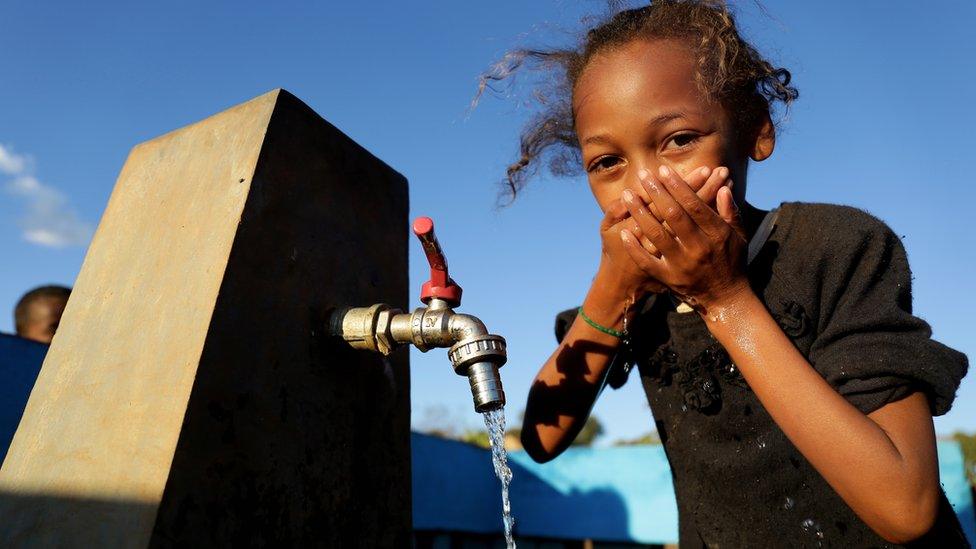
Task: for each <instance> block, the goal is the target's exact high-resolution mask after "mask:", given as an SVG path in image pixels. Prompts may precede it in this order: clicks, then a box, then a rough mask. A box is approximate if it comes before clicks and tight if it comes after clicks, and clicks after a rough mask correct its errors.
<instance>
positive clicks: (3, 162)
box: [0, 144, 30, 175]
mask: <svg viewBox="0 0 976 549" xmlns="http://www.w3.org/2000/svg"><path fill="white" fill-rule="evenodd" d="M29 164H30V159H29V158H27V157H26V156H22V155H19V154H16V153H14V151H13V150H12V149H11V148H8V147H5V146H3V144H0V172H2V173H5V174H8V175H20V174H21V173H23V172H24V171H25V170H26V169H27V166H28V165H29Z"/></svg>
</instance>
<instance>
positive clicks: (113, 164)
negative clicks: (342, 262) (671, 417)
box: [0, 0, 976, 442]
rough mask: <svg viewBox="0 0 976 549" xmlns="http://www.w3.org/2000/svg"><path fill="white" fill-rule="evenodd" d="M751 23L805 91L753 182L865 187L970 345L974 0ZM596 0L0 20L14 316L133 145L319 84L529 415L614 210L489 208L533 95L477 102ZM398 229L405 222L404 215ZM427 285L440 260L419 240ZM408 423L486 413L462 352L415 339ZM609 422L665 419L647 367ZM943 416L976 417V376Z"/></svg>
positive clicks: (941, 319) (792, 187)
mask: <svg viewBox="0 0 976 549" xmlns="http://www.w3.org/2000/svg"><path fill="white" fill-rule="evenodd" d="M739 4H740V8H741V9H740V14H741V23H742V25H743V28H744V32H745V34H746V35H747V36H748V37H750V38H752V39H754V40H755V41H756V43H757V44H758V45H759V47H760V49H761V50H762V51H764V52H766V53H767V54H768V55H769V56H771V57H772V58H773V59H774V60H775V61H776V62H777V63H780V64H782V65H783V66H786V67H788V68H789V69H791V71H792V72H793V75H794V81H795V83H796V85H797V86H798V87H799V89H800V92H801V96H800V100H799V101H798V102H797V103H796V105H795V107H794V109H793V110H792V111H791V113H790V115H789V118H788V119H787V120H786V121H785V122H784V124H783V126H782V129H781V134H780V139H779V142H778V147H777V150H776V152H775V154H774V156H773V158H772V159H770V160H769V161H767V162H764V163H763V164H761V165H758V166H755V167H754V168H753V169H752V170H751V171H750V181H749V189H750V190H749V193H750V196H749V198H750V200H751V201H752V202H753V203H754V204H756V205H758V206H761V207H767V208H768V207H773V206H775V205H777V204H779V203H780V202H782V201H786V200H803V201H817V202H832V203H842V204H850V205H855V206H858V207H861V208H864V209H866V210H868V211H870V212H871V213H873V214H875V215H877V216H879V217H881V218H882V219H884V220H885V221H887V222H888V223H889V224H890V225H891V226H892V227H893V228H894V230H895V231H896V232H897V233H898V234H900V235H905V236H904V242H905V245H906V247H907V249H908V252H909V258H910V261H911V264H912V267H913V272H914V275H915V309H916V312H917V313H918V314H919V315H920V316H922V317H923V318H925V319H926V320H928V321H929V322H930V323H931V324H932V326H933V328H934V332H935V336H936V338H937V339H939V340H941V341H943V342H945V343H947V344H949V345H951V346H953V347H955V348H957V349H960V350H962V351H963V352H966V353H967V354H968V355H970V356H974V354H976V342H974V338H973V335H972V331H973V328H972V326H973V321H972V311H974V310H976V297H974V292H973V291H972V288H971V284H970V281H971V280H972V278H973V277H972V275H971V272H972V270H973V269H974V268H976V246H974V244H976V242H974V240H976V239H974V237H973V232H972V222H973V218H974V216H973V213H972V212H973V208H974V202H976V191H974V183H973V175H972V174H973V171H974V170H973V168H972V166H971V165H970V164H969V163H970V161H971V160H972V158H973V152H972V151H973V146H974V145H976V143H974V139H973V138H972V128H973V127H974V126H976V109H974V107H973V104H972V101H973V98H974V97H976V76H974V74H976V71H974V70H973V69H974V64H973V61H972V57H971V55H970V54H967V52H971V43H969V42H968V41H966V40H965V38H964V37H966V36H971V32H972V27H973V23H976V4H974V3H972V2H971V1H970V0H957V1H947V2H940V3H939V7H938V8H932V7H931V6H932V5H934V3H922V2H904V3H891V2H880V1H870V2H867V1H866V2H839V1H838V2H786V1H772V0H769V1H767V2H765V3H764V6H765V8H766V11H767V12H768V14H765V15H764V14H762V13H760V12H759V10H758V9H757V8H756V6H755V4H753V3H752V2H740V3H739ZM602 6H603V4H601V3H599V2H568V1H559V0H536V1H533V2H524V1H509V0H506V1H495V2H464V3H459V2H423V3H421V2H386V1H384V2H341V3H340V2H328V3H326V2H321V3H316V4H313V3H310V2H308V3H301V2H276V3H271V2H262V3H257V2H253V3H250V2H243V3H242V2H234V3H231V2H186V1H175V2H166V3H154V4H152V5H140V4H139V3H131V2H127V3H122V2H118V3H114V2H99V3H73V2H63V3H58V4H55V3H44V2H29V1H24V0H6V1H5V2H4V3H3V7H2V13H3V16H2V17H0V82H2V85H0V146H2V147H3V148H2V152H0V253H2V260H0V266H2V268H0V313H2V315H0V330H2V331H11V330H12V320H11V318H10V316H9V314H8V313H6V312H3V311H10V310H12V307H13V304H14V303H15V302H16V300H17V298H18V297H19V295H20V294H21V293H22V292H23V291H25V290H26V289H28V288H30V287H33V286H35V285H38V284H41V283H47V282H56V283H62V284H69V285H70V284H71V283H72V281H73V280H74V278H75V277H76V275H77V273H78V270H79V268H80V266H81V262H82V260H83V258H84V253H85V245H86V244H87V241H88V239H89V237H90V234H91V231H92V230H93V229H94V227H95V226H96V225H97V222H98V219H99V217H100V216H101V213H102V211H103V209H104V207H105V204H106V202H107V200H108V197H109V194H110V193H111V190H112V186H113V184H114V182H115V178H116V177H117V175H118V172H119V170H120V168H121V167H122V164H123V162H124V160H125V157H126V155H127V153H128V151H129V149H130V148H131V147H132V146H134V145H135V144H137V143H139V142H141V141H145V140H147V139H150V138H152V137H154V136H157V135H160V134H162V133H165V132H167V131H169V130H172V129H174V128H177V127H179V126H183V125H185V124H187V123H191V122H194V121H196V120H199V119H201V118H204V117H206V116H208V115H210V114H213V113H215V112H218V111H221V110H223V109H225V108H227V107H229V106H231V105H234V104H236V103H239V102H241V101H245V100H247V99H249V98H251V97H254V96H256V95H259V94H261V93H263V92H266V91H268V90H270V89H273V88H276V87H283V88H285V89H288V90H289V91H291V92H292V93H294V94H296V95H297V96H298V97H300V98H301V99H303V100H304V101H305V102H307V103H308V104H309V105H310V106H311V107H312V108H314V109H315V110H316V111H318V112H319V113H320V114H321V115H322V116H324V117H325V118H326V119H328V120H329V121H330V122H332V123H333V124H335V125H336V126H338V127H339V128H340V129H342V130H343V131H344V132H346V133H347V134H348V135H350V136H351V137H352V138H353V139H355V140H357V141H358V142H359V143H361V144H362V145H364V146H365V147H366V148H367V149H369V150H370V151H372V152H373V153H374V154H376V155H377V156H379V157H380V158H382V159H383V160H385V161H386V162H387V163H389V164H390V165H391V166H393V167H394V168H396V169H397V170H398V171H400V172H401V173H403V174H404V175H405V176H406V177H407V178H408V179H409V181H410V200H411V215H414V216H416V215H429V216H431V217H433V218H434V219H435V222H436V223H437V227H438V229H437V230H438V234H439V235H440V238H441V241H442V244H443V246H444V248H445V250H446V252H447V254H448V258H449V261H450V265H451V268H452V275H453V276H454V277H455V278H456V279H457V280H458V282H459V283H460V284H461V285H462V286H463V287H464V290H465V294H464V295H465V300H464V305H463V307H462V310H465V311H468V312H472V313H474V314H477V315H479V316H481V317H482V318H483V319H484V320H485V321H486V322H487V324H488V326H489V328H491V329H492V330H493V331H495V332H497V333H500V334H502V335H504V336H505V337H506V338H507V339H508V341H509V345H510V361H509V364H508V365H506V366H505V367H504V369H503V371H502V374H503V379H504V381H505V385H506V389H507V392H508V395H509V401H510V409H512V412H511V414H512V415H514V414H517V412H518V411H519V409H520V408H521V407H522V406H523V404H524V400H525V395H526V393H527V391H528V387H529V384H530V382H531V380H532V378H533V376H534V374H535V372H536V370H537V369H538V367H539V365H541V363H542V362H543V361H544V360H545V358H546V357H547V356H548V355H549V353H550V352H551V351H552V349H553V347H554V339H553V335H552V324H553V316H554V314H555V313H556V312H557V311H560V310H562V309H565V308H568V307H571V306H574V305H576V304H578V303H579V301H580V300H581V299H582V296H583V294H584V293H585V291H586V288H587V286H588V282H589V280H590V278H591V277H592V274H593V272H594V270H595V267H596V264H597V257H598V250H599V240H598V237H597V232H596V227H597V224H598V222H599V217H600V215H599V211H598V209H597V207H596V205H595V203H594V202H593V200H592V198H591V197H590V196H589V194H588V190H587V187H586V184H585V181H583V180H581V179H549V178H542V179H540V180H537V181H534V182H533V184H532V185H531V186H530V188H528V189H527V191H526V192H525V194H524V196H522V197H521V198H519V200H518V201H516V203H515V204H514V205H512V206H510V207H508V208H505V209H501V210H498V209H495V208H494V204H495V200H494V199H495V194H496V192H497V189H498V188H497V186H496V185H497V182H498V181H499V179H500V177H501V175H502V174H503V173H504V168H505V166H506V165H507V163H508V162H510V161H511V160H512V159H513V157H514V154H515V151H516V145H517V132H518V129H519V128H520V125H521V123H522V122H524V121H525V119H526V117H527V116H528V115H529V111H527V110H526V109H525V108H524V106H523V105H520V104H519V102H518V101H517V100H512V99H508V100H505V99H498V98H488V99H486V100H484V101H483V102H482V104H481V105H480V106H479V107H478V108H477V109H476V110H475V111H474V112H473V113H470V114H468V113H467V107H468V104H469V102H470V100H471V98H472V96H473V93H474V91H475V88H476V84H477V77H478V75H479V74H480V73H481V72H482V71H483V70H484V69H485V68H486V67H487V66H488V65H489V64H490V63H491V62H492V61H494V60H495V59H497V58H498V57H500V56H501V55H502V54H504V52H505V51H506V50H507V49H509V48H511V47H513V46H517V45H540V44H542V45H545V44H564V43H566V41H567V40H571V39H572V36H573V31H574V30H575V29H578V28H579V25H578V23H579V21H580V18H581V17H583V16H584V15H587V14H599V13H601V10H602ZM404 230H407V228H406V227H404ZM410 257H411V266H410V273H411V285H412V287H413V288H414V291H415V292H419V287H420V283H421V282H422V281H423V280H424V279H425V277H426V271H425V262H424V259H423V256H422V254H421V253H420V250H419V246H416V245H414V246H413V247H412V249H411V256H410ZM411 352H412V353H413V354H412V357H411V358H412V383H413V408H414V412H413V417H414V423H415V425H417V426H421V427H430V426H446V425H448V426H449V425H454V426H458V427H464V426H470V427H477V426H479V424H480V418H479V417H478V416H476V415H475V414H474V413H473V412H472V411H471V404H470V394H469V392H468V389H467V386H466V381H465V380H464V379H463V378H460V377H457V376H455V375H454V374H453V373H451V372H450V369H449V368H448V367H447V362H446V361H447V358H446V354H445V353H444V352H442V351H438V350H434V351H431V352H430V353H427V354H421V353H419V352H415V351H411ZM595 413H596V414H597V415H598V416H599V417H600V418H601V419H602V420H603V423H604V424H605V426H606V427H607V431H608V434H607V436H606V437H605V439H604V440H605V442H608V441H611V440H614V439H619V438H631V437H636V436H639V435H641V434H643V433H645V432H647V431H649V430H651V429H652V428H653V427H652V426H653V422H652V420H651V417H650V413H649V411H648V410H647V406H646V404H645V403H644V400H643V394H642V393H641V390H640V388H639V384H637V383H633V382H632V383H630V384H628V386H626V387H625V388H624V389H622V390H621V391H617V392H612V391H608V393H606V394H605V395H604V396H603V398H602V399H601V401H600V402H599V403H598V405H597V407H596V411H595ZM936 425H937V429H938V430H939V431H940V432H942V433H948V432H951V431H953V430H955V429H966V430H970V431H973V430H976V381H974V375H970V376H969V377H968V378H967V379H966V380H965V381H964V382H963V386H962V389H961V390H960V392H959V395H958V399H957V401H956V405H955V408H954V409H953V411H952V412H950V413H949V414H948V415H947V416H945V417H943V418H939V419H938V420H937V423H936Z"/></svg>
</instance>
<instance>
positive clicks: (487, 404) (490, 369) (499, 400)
mask: <svg viewBox="0 0 976 549" xmlns="http://www.w3.org/2000/svg"><path fill="white" fill-rule="evenodd" d="M467 374H468V381H469V382H470V383H471V396H472V397H473V398H474V409H475V411H477V412H479V413H481V412H488V411H491V410H495V409H498V408H501V407H502V406H504V405H505V391H504V389H502V378H501V376H500V375H498V368H497V367H496V366H495V365H494V364H492V363H491V362H476V363H474V364H472V365H471V366H470V367H469V368H468V373H467Z"/></svg>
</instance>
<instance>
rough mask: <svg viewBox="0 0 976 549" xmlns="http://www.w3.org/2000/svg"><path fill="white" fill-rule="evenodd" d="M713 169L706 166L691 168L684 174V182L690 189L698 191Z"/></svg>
mask: <svg viewBox="0 0 976 549" xmlns="http://www.w3.org/2000/svg"><path fill="white" fill-rule="evenodd" d="M713 171H714V170H712V169H711V168H709V167H708V166H702V167H700V168H696V169H694V170H691V171H690V172H688V173H686V174H685V176H684V180H685V183H687V184H688V186H689V187H691V188H692V190H694V191H695V192H698V191H699V190H701V189H702V187H704V186H705V183H707V182H708V179H709V177H710V176H711V175H712V172H713Z"/></svg>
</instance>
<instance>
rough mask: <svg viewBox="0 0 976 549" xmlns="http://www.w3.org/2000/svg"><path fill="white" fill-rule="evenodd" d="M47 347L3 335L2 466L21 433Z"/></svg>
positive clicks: (0, 369)
mask: <svg viewBox="0 0 976 549" xmlns="http://www.w3.org/2000/svg"><path fill="white" fill-rule="evenodd" d="M45 354H47V345H44V344H42V343H36V342H34V341H30V340H28V339H24V338H21V337H17V336H13V335H8V334H0V463H2V462H3V458H4V457H6V455H7V448H8V447H10V441H11V440H13V438H14V432H16V431H17V424H18V423H20V416H21V415H22V414H23V413H24V407H25V406H27V399H28V397H30V392H31V389H32V388H33V387H34V380H36V379H37V374H38V373H39V372H40V371H41V364H42V363H43V362H44V355H45Z"/></svg>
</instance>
